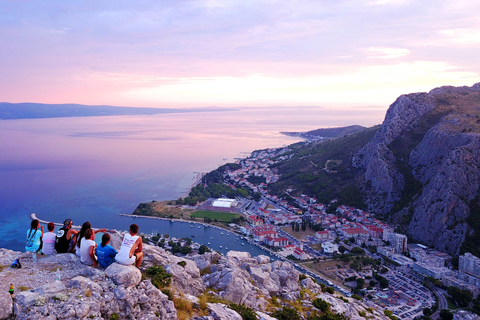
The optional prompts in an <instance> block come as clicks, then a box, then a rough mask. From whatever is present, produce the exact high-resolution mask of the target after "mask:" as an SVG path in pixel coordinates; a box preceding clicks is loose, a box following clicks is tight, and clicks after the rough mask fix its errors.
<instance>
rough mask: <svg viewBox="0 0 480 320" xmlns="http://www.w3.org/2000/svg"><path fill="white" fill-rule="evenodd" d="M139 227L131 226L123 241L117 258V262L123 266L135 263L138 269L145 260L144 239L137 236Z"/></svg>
mask: <svg viewBox="0 0 480 320" xmlns="http://www.w3.org/2000/svg"><path fill="white" fill-rule="evenodd" d="M137 233H138V226H137V225H136V224H132V225H130V230H129V232H128V233H126V234H125V236H124V237H123V241H122V246H121V247H120V251H119V252H118V254H117V255H116V256H115V261H117V262H118V263H120V264H123V265H131V264H133V263H135V266H136V267H137V268H140V264H141V263H142V259H143V252H142V248H143V242H142V237H140V236H138V235H137Z"/></svg>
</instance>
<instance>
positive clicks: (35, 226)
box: [27, 219, 40, 238]
mask: <svg viewBox="0 0 480 320" xmlns="http://www.w3.org/2000/svg"><path fill="white" fill-rule="evenodd" d="M39 224H40V221H38V219H35V220H32V222H30V231H29V232H28V236H27V237H28V238H30V235H31V234H32V231H33V230H35V232H34V233H33V234H35V233H36V232H37V229H38V225H39Z"/></svg>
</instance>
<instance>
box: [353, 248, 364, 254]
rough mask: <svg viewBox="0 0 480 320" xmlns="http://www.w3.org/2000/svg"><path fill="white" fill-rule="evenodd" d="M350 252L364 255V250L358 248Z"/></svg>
mask: <svg viewBox="0 0 480 320" xmlns="http://www.w3.org/2000/svg"><path fill="white" fill-rule="evenodd" d="M350 252H351V253H354V254H364V253H365V250H363V249H362V248H360V247H354V248H352V250H350Z"/></svg>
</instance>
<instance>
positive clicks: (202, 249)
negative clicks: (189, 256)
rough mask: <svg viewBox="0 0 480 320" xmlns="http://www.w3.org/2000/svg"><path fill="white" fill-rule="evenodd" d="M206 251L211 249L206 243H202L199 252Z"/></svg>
mask: <svg viewBox="0 0 480 320" xmlns="http://www.w3.org/2000/svg"><path fill="white" fill-rule="evenodd" d="M205 252H210V249H209V248H208V247H207V246H206V245H204V244H202V245H201V246H200V248H198V254H204V253H205Z"/></svg>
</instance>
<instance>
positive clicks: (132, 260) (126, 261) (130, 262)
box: [115, 254, 137, 266]
mask: <svg viewBox="0 0 480 320" xmlns="http://www.w3.org/2000/svg"><path fill="white" fill-rule="evenodd" d="M136 260H137V256H136V255H135V254H133V255H132V256H131V257H130V258H128V259H126V260H123V261H118V260H115V261H117V263H120V264H123V265H124V266H129V265H131V264H134V263H135V261H136Z"/></svg>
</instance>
